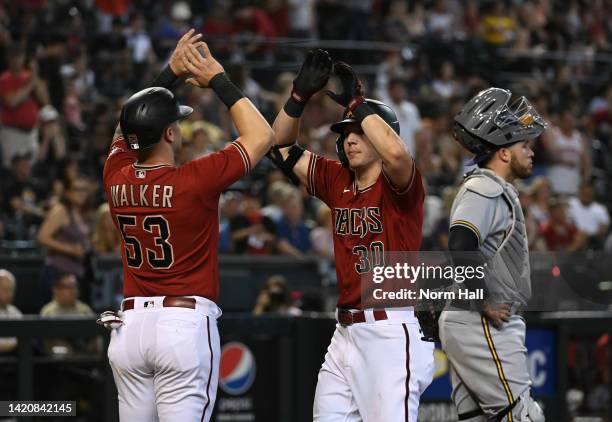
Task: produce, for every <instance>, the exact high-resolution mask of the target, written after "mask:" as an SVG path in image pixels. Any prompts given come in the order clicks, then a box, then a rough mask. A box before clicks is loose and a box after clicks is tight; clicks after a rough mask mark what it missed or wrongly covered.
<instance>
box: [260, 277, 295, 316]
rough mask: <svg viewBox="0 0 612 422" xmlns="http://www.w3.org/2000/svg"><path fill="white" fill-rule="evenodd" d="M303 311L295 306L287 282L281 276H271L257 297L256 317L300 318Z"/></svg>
mask: <svg viewBox="0 0 612 422" xmlns="http://www.w3.org/2000/svg"><path fill="white" fill-rule="evenodd" d="M301 313H302V311H301V310H300V309H299V308H297V307H295V306H294V305H293V300H292V299H291V295H290V293H289V289H288V288H287V280H286V279H285V277H283V276H281V275H273V276H271V277H270V278H269V279H268V281H266V284H265V285H264V287H263V288H262V289H261V292H259V295H258V296H257V303H255V308H254V309H253V314H254V315H265V314H268V315H269V314H275V315H286V316H298V315H301Z"/></svg>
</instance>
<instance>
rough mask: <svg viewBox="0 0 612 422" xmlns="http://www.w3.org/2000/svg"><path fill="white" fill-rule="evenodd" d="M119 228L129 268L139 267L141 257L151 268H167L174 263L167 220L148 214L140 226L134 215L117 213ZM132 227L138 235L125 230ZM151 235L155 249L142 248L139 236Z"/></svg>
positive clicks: (141, 260)
mask: <svg viewBox="0 0 612 422" xmlns="http://www.w3.org/2000/svg"><path fill="white" fill-rule="evenodd" d="M117 222H118V223H119V230H120V231H121V235H122V236H123V241H124V242H125V261H126V263H127V265H128V267H130V268H140V267H141V266H142V262H143V259H146V260H147V262H148V263H149V265H150V266H151V268H157V269H168V268H170V267H171V266H172V264H173V263H174V251H173V249H172V244H171V243H170V242H168V238H169V237H170V227H169V226H168V220H166V219H165V218H164V217H163V216H161V215H149V216H146V217H145V218H143V219H142V223H141V226H140V227H139V226H138V220H137V218H136V216H134V215H117ZM129 228H132V229H136V231H138V232H140V233H141V234H140V236H130V235H128V234H127V233H126V230H127V229H129ZM142 236H152V237H153V240H154V244H155V249H149V248H144V249H145V251H146V256H143V247H142V242H141V239H139V237H142Z"/></svg>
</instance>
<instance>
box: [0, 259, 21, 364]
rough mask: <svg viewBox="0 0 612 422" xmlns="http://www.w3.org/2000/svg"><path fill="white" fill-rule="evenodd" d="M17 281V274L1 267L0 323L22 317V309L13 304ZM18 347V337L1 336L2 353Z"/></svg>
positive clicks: (0, 351)
mask: <svg viewBox="0 0 612 422" xmlns="http://www.w3.org/2000/svg"><path fill="white" fill-rule="evenodd" d="M16 287H17V283H16V281H15V276H14V275H13V274H12V273H11V272H10V271H7V270H5V269H0V324H2V320H3V319H21V318H23V315H22V314H21V311H20V310H19V309H17V308H16V307H15V306H14V305H13V299H14V298H15V289H16ZM16 347H17V338H15V337H0V353H8V352H11V351H13V350H14V349H15V348H16Z"/></svg>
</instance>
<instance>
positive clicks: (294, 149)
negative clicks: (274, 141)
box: [268, 144, 304, 186]
mask: <svg viewBox="0 0 612 422" xmlns="http://www.w3.org/2000/svg"><path fill="white" fill-rule="evenodd" d="M281 148H287V147H279V146H278V145H276V146H273V147H272V149H271V150H270V153H269V155H268V157H269V158H270V159H271V160H272V162H273V163H274V164H275V165H276V167H278V168H279V169H280V171H282V172H283V174H284V175H285V176H287V177H288V178H289V180H291V183H293V184H294V185H296V186H297V185H299V184H300V179H299V178H298V177H297V175H296V174H295V173H294V172H293V167H295V165H296V163H297V162H298V160H299V159H300V157H301V156H302V154H304V148H302V147H301V146H299V145H297V144H293V145H291V146H290V147H288V148H289V153H288V155H287V158H286V159H283V154H282V153H281V151H280V150H281Z"/></svg>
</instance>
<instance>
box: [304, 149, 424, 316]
mask: <svg viewBox="0 0 612 422" xmlns="http://www.w3.org/2000/svg"><path fill="white" fill-rule="evenodd" d="M413 169H414V170H413V171H414V174H413V177H412V182H411V183H410V186H408V187H407V188H406V189H404V191H402V192H399V191H398V190H397V189H396V188H395V187H394V186H393V185H392V184H391V182H390V181H389V180H388V178H387V177H386V175H385V174H384V172H381V174H380V176H378V179H377V180H376V182H375V183H374V184H373V185H372V186H369V187H367V188H365V189H361V190H358V189H357V183H356V181H355V173H354V172H352V171H351V170H349V169H347V168H345V167H342V165H341V164H340V162H339V161H335V160H329V159H326V158H324V157H321V156H318V155H314V154H313V155H312V156H311V158H310V162H309V163H308V192H309V193H310V194H311V195H314V196H316V197H317V198H319V199H321V200H322V201H323V202H325V203H326V204H327V205H328V206H329V207H330V209H331V210H332V212H333V224H334V229H333V230H334V255H335V259H336V275H337V278H338V290H339V294H340V297H339V298H338V307H339V308H355V309H361V306H362V305H361V280H362V276H363V275H364V274H368V273H371V271H372V267H373V266H379V265H382V264H383V260H384V255H383V254H384V253H385V252H399V251H418V250H419V248H420V246H421V229H422V227H423V202H424V199H425V192H424V190H423V182H422V180H421V174H420V173H419V170H418V169H417V168H416V166H413Z"/></svg>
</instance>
